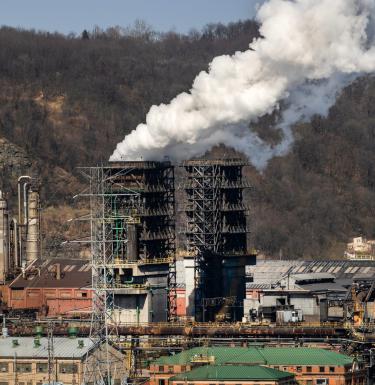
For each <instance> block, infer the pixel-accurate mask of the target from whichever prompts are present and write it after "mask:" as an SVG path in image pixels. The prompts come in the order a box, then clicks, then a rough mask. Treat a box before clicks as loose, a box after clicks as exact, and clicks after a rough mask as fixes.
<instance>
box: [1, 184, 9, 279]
mask: <svg viewBox="0 0 375 385" xmlns="http://www.w3.org/2000/svg"><path fill="white" fill-rule="evenodd" d="M8 272H9V219H8V202H7V200H6V199H5V198H4V196H3V193H2V191H1V190H0V281H1V282H2V283H5V280H6V277H7V275H8Z"/></svg>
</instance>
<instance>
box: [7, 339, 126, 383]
mask: <svg viewBox="0 0 375 385" xmlns="http://www.w3.org/2000/svg"><path fill="white" fill-rule="evenodd" d="M93 349H96V347H94V343H93V341H91V340H90V339H89V338H80V339H78V338H54V339H53V341H52V342H51V341H50V342H48V339H47V338H44V337H18V338H16V337H7V338H2V339H0V384H1V385H42V384H46V383H48V382H49V381H51V383H52V382H54V383H59V382H60V383H63V384H64V385H79V384H81V383H82V381H83V375H84V370H85V363H86V357H87V355H88V357H89V358H88V366H87V370H92V369H90V355H91V354H92V352H93ZM110 355H111V357H112V364H111V365H112V367H113V373H115V375H114V378H113V385H120V384H121V380H122V379H123V378H124V376H125V373H124V362H123V360H124V359H123V356H122V354H121V353H120V352H118V351H117V350H115V349H114V348H111V350H110Z"/></svg>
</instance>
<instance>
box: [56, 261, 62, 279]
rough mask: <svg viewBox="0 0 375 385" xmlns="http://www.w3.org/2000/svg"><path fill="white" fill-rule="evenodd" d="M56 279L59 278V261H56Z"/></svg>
mask: <svg viewBox="0 0 375 385" xmlns="http://www.w3.org/2000/svg"><path fill="white" fill-rule="evenodd" d="M55 266H56V279H57V280H58V281H60V279H61V265H60V263H56V265H55Z"/></svg>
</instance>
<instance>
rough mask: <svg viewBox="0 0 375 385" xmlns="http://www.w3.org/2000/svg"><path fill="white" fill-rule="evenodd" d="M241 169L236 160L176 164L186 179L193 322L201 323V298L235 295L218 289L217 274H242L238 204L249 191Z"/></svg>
mask: <svg viewBox="0 0 375 385" xmlns="http://www.w3.org/2000/svg"><path fill="white" fill-rule="evenodd" d="M245 165H246V163H245V162H243V161H242V160H239V159H229V160H190V161H186V162H184V163H183V164H182V167H183V168H184V169H185V170H186V179H187V182H186V183H185V192H186V208H185V211H186V216H187V229H186V236H187V246H188V251H189V252H190V253H193V254H194V259H195V261H194V262H195V263H194V280H195V311H196V318H197V319H198V320H203V321H204V320H205V314H204V313H205V303H206V302H207V301H206V299H207V298H216V297H220V296H221V297H232V295H233V293H234V292H235V290H232V288H230V287H223V284H224V286H225V282H224V283H223V282H222V280H221V277H225V274H227V272H225V271H224V270H223V269H225V266H228V267H227V271H230V270H231V269H232V270H233V268H235V269H237V270H238V268H240V269H241V268H244V266H245V263H246V259H247V256H248V255H249V253H248V248H247V233H248V228H247V211H248V208H247V207H246V206H245V205H244V204H243V190H244V189H245V188H248V187H249V185H248V184H247V183H245V182H244V181H243V178H242V169H243V166H245ZM226 281H228V280H226ZM227 284H228V282H227ZM229 284H230V285H233V283H229ZM241 290H242V289H241ZM235 295H237V294H235Z"/></svg>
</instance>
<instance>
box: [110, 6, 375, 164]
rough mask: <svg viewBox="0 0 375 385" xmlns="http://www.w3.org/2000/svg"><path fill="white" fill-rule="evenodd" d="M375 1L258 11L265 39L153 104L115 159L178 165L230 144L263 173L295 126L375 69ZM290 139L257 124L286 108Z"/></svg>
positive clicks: (283, 120) (284, 123)
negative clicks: (255, 128)
mask: <svg viewBox="0 0 375 385" xmlns="http://www.w3.org/2000/svg"><path fill="white" fill-rule="evenodd" d="M374 11H375V0H269V1H267V2H266V3H264V4H263V5H262V6H261V7H260V8H259V10H258V14H257V20H258V21H259V22H260V25H261V27H260V33H261V35H262V38H259V39H255V40H254V41H253V42H252V43H251V44H250V46H249V50H247V51H245V52H237V53H235V54H234V55H233V56H227V55H224V56H219V57H216V58H215V59H214V60H213V61H212V63H211V64H210V66H209V71H208V72H201V73H200V74H199V75H198V76H197V77H196V79H195V80H194V83H193V86H192V88H191V90H190V92H189V93H182V94H180V95H178V96H176V97H175V98H174V99H173V100H172V101H171V102H170V103H169V104H168V105H165V104H161V105H159V106H152V107H151V109H150V111H149V112H148V114H147V116H146V123H145V124H140V125H138V127H137V128H136V129H135V130H133V131H132V132H131V133H130V134H129V135H127V136H126V137H125V139H124V140H123V141H122V142H121V143H119V144H118V145H117V148H116V150H115V151H114V153H113V155H112V156H111V158H110V160H111V161H115V160H137V159H145V160H147V159H162V158H163V157H164V156H165V155H168V156H170V157H171V158H173V159H175V160H180V159H181V158H184V159H186V158H189V157H193V156H199V155H202V154H204V153H205V152H206V151H207V150H209V149H210V148H211V147H212V146H214V145H216V144H220V143H224V144H226V145H227V146H231V147H233V148H234V149H236V150H238V151H241V152H243V153H245V154H246V155H247V156H248V157H249V159H250V160H251V161H252V162H253V164H254V165H255V166H257V167H258V168H263V167H264V166H265V165H266V164H267V162H268V160H269V159H270V158H272V157H273V156H276V155H283V154H285V153H287V151H288V150H289V148H290V145H291V144H292V143H293V135H292V132H291V128H290V127H291V125H292V124H294V123H296V122H298V121H301V120H306V119H309V118H310V117H311V116H312V115H314V114H321V115H325V114H326V113H327V112H328V110H329V108H330V107H331V106H332V105H333V104H334V102H335V99H336V96H337V94H338V93H339V92H340V91H341V90H342V88H343V87H345V86H346V85H348V84H349V83H350V82H352V81H353V80H354V79H355V78H356V77H357V76H359V75H360V74H363V73H371V72H373V71H374V70H375V44H374V41H375V39H374V35H375V34H374V31H375V28H374V22H373V19H372V15H375V13H374ZM281 101H283V106H286V107H284V108H283V112H282V113H281V118H280V121H279V122H278V128H280V129H281V130H282V133H283V139H282V141H281V142H280V143H279V144H278V145H277V146H275V147H271V146H269V145H268V144H267V143H265V142H263V141H262V140H261V139H260V138H259V137H258V136H257V135H256V134H255V133H254V132H252V131H251V129H249V123H250V124H251V122H256V121H257V119H259V117H261V116H264V115H266V114H269V113H272V112H273V111H274V110H276V109H279V108H280V102H281Z"/></svg>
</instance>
